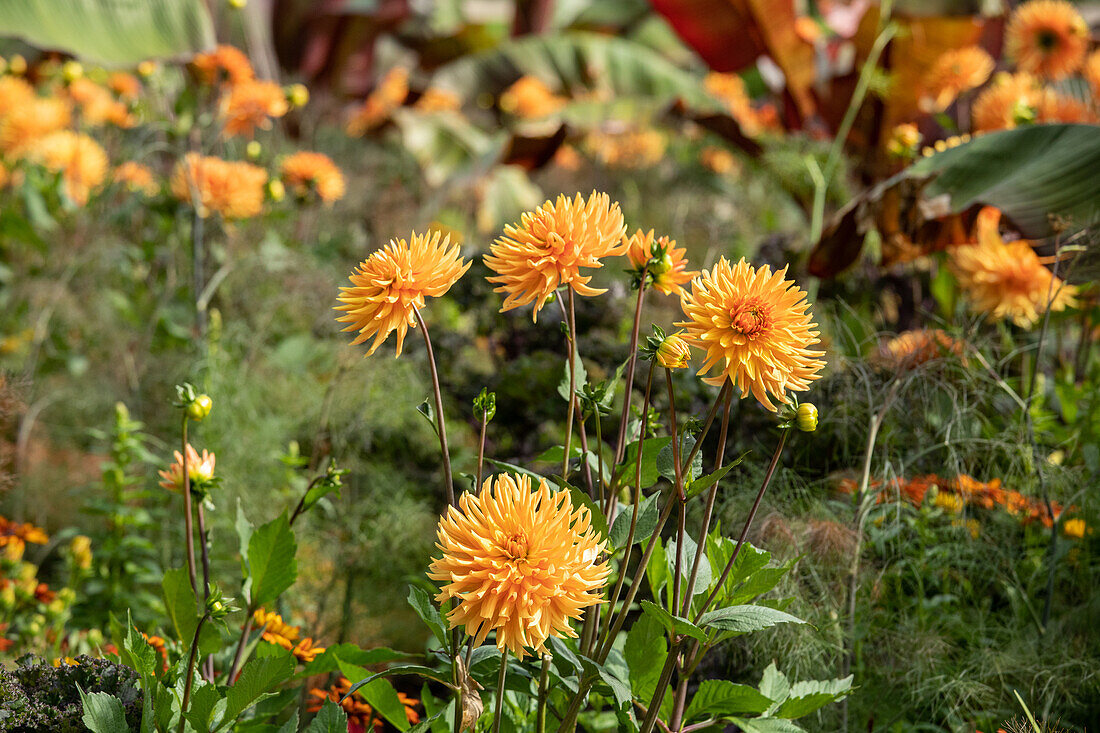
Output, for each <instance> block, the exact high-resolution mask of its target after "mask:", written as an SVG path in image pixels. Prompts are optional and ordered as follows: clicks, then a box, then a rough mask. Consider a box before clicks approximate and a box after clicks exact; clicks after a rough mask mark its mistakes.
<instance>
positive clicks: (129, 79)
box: [107, 71, 141, 101]
mask: <svg viewBox="0 0 1100 733" xmlns="http://www.w3.org/2000/svg"><path fill="white" fill-rule="evenodd" d="M107 86H108V87H110V89H111V91H112V92H114V93H115V94H116V95H118V97H119V98H120V99H125V100H128V101H133V100H135V99H137V98H138V95H139V94H141V82H140V81H138V80H137V77H136V76H134V75H133V74H127V73H126V72H125V71H115V72H112V73H111V75H110V76H109V77H107Z"/></svg>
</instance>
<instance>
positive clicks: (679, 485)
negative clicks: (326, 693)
mask: <svg viewBox="0 0 1100 733" xmlns="http://www.w3.org/2000/svg"><path fill="white" fill-rule="evenodd" d="M665 385H666V386H667V387H668V421H669V427H670V429H671V432H672V465H673V470H674V471H675V476H676V496H677V498H678V499H679V500H680V511H679V514H678V515H677V521H676V562H675V567H674V572H673V574H672V593H671V595H670V597H669V599H668V608H669V610H670V611H672V612H673V613H675V612H676V609H677V608H678V607H679V605H680V570H681V567H682V565H683V562H684V534H685V531H686V530H685V526H684V524H685V522H686V521H687V518H686V516H685V510H684V504H685V503H686V502H687V496H686V495H685V494H684V474H683V469H682V468H681V466H680V432H679V430H678V426H677V424H676V395H675V393H674V392H673V390H672V370H671V369H669V368H667V367H666V368H665Z"/></svg>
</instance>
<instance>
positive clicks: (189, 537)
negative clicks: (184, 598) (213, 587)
mask: <svg viewBox="0 0 1100 733" xmlns="http://www.w3.org/2000/svg"><path fill="white" fill-rule="evenodd" d="M181 432H182V433H183V439H182V441H181V442H182V445H181V447H180V452H181V454H182V455H183V460H182V461H181V463H182V464H183V465H182V468H183V528H184V530H183V533H184V538H183V540H184V546H185V547H186V548H187V576H188V578H190V579H191V590H192V592H194V594H195V598H196V602H197V599H198V595H199V579H198V575H197V574H196V573H195V527H194V524H193V521H194V520H193V518H192V512H191V474H190V473H189V472H188V468H187V413H186V412H184V413H183V429H182V431H181Z"/></svg>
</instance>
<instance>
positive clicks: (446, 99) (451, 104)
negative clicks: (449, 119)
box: [416, 87, 462, 112]
mask: <svg viewBox="0 0 1100 733" xmlns="http://www.w3.org/2000/svg"><path fill="white" fill-rule="evenodd" d="M461 107H462V99H460V98H459V96H458V95H457V94H455V93H454V92H451V91H448V90H446V89H440V88H439V87H428V88H427V89H425V90H424V93H423V94H421V95H420V98H419V99H417V100H416V108H417V109H418V110H420V111H421V112H455V111H457V110H459V109H460V108H461Z"/></svg>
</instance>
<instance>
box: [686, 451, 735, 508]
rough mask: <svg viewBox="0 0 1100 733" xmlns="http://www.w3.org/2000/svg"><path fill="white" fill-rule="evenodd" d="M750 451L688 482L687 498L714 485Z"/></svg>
mask: <svg viewBox="0 0 1100 733" xmlns="http://www.w3.org/2000/svg"><path fill="white" fill-rule="evenodd" d="M750 452H751V451H745V452H744V453H742V454H741V455H740V456H738V457H737V458H735V459H734V460H732V461H730V462H729V463H727V464H726V465H724V466H722V467H721V468H719V469H718V470H717V471H715V472H714V473H708V474H707V475H706V476H700V477H699V478H697V479H695V480H694V481H692V482H691V483H690V484H688V486H687V489H686V493H687V498H689V499H690V498H691V497H693V496H698V495H699V494H701V493H703V492H704V491H706V490H707V489H709V488H710V487H711V486H714V485H715V484H716V483H718V482H719V481H721V480H722V478H723V477H724V476H725V475H726V474H727V473H729V472H730V471H731V470H732V469H733V468H735V467H737V466H738V465H740V464H741V461H743V460H745V457H746V456H748V455H749V453H750ZM701 466H702V464H700V467H701Z"/></svg>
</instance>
